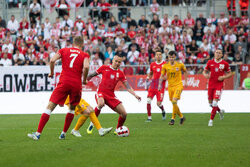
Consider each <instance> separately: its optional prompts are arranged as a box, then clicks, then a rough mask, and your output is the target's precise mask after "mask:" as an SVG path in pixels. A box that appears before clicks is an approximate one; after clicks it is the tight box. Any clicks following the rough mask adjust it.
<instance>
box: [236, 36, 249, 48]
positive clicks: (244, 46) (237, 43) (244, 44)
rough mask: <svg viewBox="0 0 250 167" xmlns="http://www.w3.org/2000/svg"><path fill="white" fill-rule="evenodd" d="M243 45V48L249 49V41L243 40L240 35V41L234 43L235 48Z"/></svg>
mask: <svg viewBox="0 0 250 167" xmlns="http://www.w3.org/2000/svg"><path fill="white" fill-rule="evenodd" d="M239 46H241V47H242V48H243V50H245V51H247V43H246V42H244V41H243V37H242V36H239V38H238V41H237V42H236V43H235V44H234V50H237V49H238V47H239Z"/></svg>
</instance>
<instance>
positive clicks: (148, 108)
mask: <svg viewBox="0 0 250 167" xmlns="http://www.w3.org/2000/svg"><path fill="white" fill-rule="evenodd" d="M147 111H148V116H149V117H150V116H151V104H147Z"/></svg>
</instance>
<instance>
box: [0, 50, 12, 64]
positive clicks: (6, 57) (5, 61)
mask: <svg viewBox="0 0 250 167" xmlns="http://www.w3.org/2000/svg"><path fill="white" fill-rule="evenodd" d="M0 66H4V67H5V66H12V61H11V60H10V59H8V53H6V52H4V53H3V57H2V58H1V60H0Z"/></svg>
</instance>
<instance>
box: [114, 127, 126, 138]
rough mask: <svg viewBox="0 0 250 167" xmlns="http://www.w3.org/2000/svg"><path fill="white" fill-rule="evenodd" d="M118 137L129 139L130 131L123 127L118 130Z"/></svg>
mask: <svg viewBox="0 0 250 167" xmlns="http://www.w3.org/2000/svg"><path fill="white" fill-rule="evenodd" d="M116 132H117V136H119V137H128V136H129V129H128V127H126V126H121V127H119V128H118V129H116Z"/></svg>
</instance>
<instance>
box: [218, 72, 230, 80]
mask: <svg viewBox="0 0 250 167" xmlns="http://www.w3.org/2000/svg"><path fill="white" fill-rule="evenodd" d="M232 75H233V73H232V72H226V74H225V75H223V76H219V78H218V80H219V81H223V80H224V79H228V78H230V77H231V76H232Z"/></svg>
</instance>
